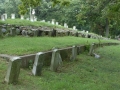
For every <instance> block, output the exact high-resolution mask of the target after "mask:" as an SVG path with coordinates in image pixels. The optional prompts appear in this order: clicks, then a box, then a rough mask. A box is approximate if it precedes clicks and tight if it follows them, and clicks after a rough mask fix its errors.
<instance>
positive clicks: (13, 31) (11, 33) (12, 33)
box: [10, 28, 16, 36]
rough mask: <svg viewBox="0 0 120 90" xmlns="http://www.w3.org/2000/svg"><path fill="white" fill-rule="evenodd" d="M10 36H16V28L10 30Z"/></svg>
mask: <svg viewBox="0 0 120 90" xmlns="http://www.w3.org/2000/svg"><path fill="white" fill-rule="evenodd" d="M10 35H11V36H15V35H16V28H12V29H11V30H10Z"/></svg>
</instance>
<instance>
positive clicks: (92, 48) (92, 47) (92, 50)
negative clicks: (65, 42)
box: [89, 43, 94, 55]
mask: <svg viewBox="0 0 120 90" xmlns="http://www.w3.org/2000/svg"><path fill="white" fill-rule="evenodd" d="M93 53H94V43H93V44H91V46H90V50H89V55H93Z"/></svg>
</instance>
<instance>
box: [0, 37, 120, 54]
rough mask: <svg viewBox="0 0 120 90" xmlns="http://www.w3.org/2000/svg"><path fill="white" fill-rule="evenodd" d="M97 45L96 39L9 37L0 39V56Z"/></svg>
mask: <svg viewBox="0 0 120 90" xmlns="http://www.w3.org/2000/svg"><path fill="white" fill-rule="evenodd" d="M93 42H95V43H98V40H97V39H88V38H81V37H71V36H69V37H22V36H17V37H9V38H4V39H0V54H10V55H24V54H30V53H37V52H40V51H46V50H50V49H52V48H53V47H59V48H63V47H67V46H72V45H83V44H88V45H89V44H91V43H93ZM101 42H105V43H106V42H118V41H114V40H102V41H101Z"/></svg>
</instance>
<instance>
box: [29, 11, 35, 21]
mask: <svg viewBox="0 0 120 90" xmlns="http://www.w3.org/2000/svg"><path fill="white" fill-rule="evenodd" d="M34 18H35V9H33V10H32V14H31V16H30V21H31V22H34Z"/></svg>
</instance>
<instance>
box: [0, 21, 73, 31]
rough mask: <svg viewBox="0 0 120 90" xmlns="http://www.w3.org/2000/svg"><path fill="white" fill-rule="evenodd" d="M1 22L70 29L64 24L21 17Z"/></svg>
mask: <svg viewBox="0 0 120 90" xmlns="http://www.w3.org/2000/svg"><path fill="white" fill-rule="evenodd" d="M0 24H11V25H18V26H19V25H21V26H45V27H50V28H62V29H68V28H65V27H63V26H59V25H53V24H51V23H47V22H40V21H35V22H31V21H29V20H21V19H7V20H5V21H0ZM69 29H70V30H71V28H69Z"/></svg>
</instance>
